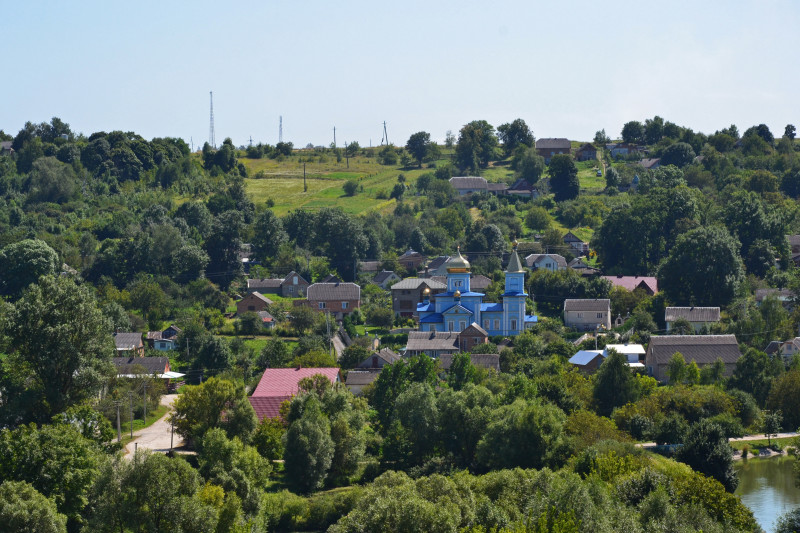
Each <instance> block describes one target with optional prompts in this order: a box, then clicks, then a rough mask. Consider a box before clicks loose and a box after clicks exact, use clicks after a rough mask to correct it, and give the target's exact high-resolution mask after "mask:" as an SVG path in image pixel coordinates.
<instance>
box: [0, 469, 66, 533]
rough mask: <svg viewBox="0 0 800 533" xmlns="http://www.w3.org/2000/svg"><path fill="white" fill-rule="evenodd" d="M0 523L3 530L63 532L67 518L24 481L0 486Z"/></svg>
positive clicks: (13, 532) (9, 531)
mask: <svg viewBox="0 0 800 533" xmlns="http://www.w3.org/2000/svg"><path fill="white" fill-rule="evenodd" d="M0 524H2V525H3V531H5V532H6V533H29V532H32V531H35V532H36V533H66V532H67V517H66V516H64V515H63V514H61V513H59V512H58V509H56V504H55V503H53V501H52V500H48V499H47V498H45V497H44V495H42V493H40V492H39V491H37V490H36V489H35V488H33V486H31V485H30V484H29V483H26V482H24V481H5V482H3V484H2V485H0Z"/></svg>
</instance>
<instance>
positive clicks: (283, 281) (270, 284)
mask: <svg viewBox="0 0 800 533" xmlns="http://www.w3.org/2000/svg"><path fill="white" fill-rule="evenodd" d="M308 285H309V283H308V282H307V281H306V280H305V278H303V276H301V275H300V274H298V273H297V272H294V271H292V272H289V274H287V275H286V277H284V278H271V279H248V280H247V292H256V291H257V292H260V293H261V294H279V295H281V296H283V297H284V298H302V297H303V295H304V294H305V293H306V289H307V288H308Z"/></svg>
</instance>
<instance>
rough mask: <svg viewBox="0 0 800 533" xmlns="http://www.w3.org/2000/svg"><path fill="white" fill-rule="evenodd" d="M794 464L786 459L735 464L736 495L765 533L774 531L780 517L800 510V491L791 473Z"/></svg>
mask: <svg viewBox="0 0 800 533" xmlns="http://www.w3.org/2000/svg"><path fill="white" fill-rule="evenodd" d="M794 461H795V459H794V458H793V457H788V456H778V457H771V458H764V459H747V460H743V461H736V464H735V468H736V473H737V474H739V487H738V488H737V489H736V495H737V496H739V497H740V498H741V499H742V502H743V503H744V504H745V505H746V506H748V507H749V508H750V509H751V510H752V511H753V514H754V515H755V517H756V520H758V523H759V524H760V525H761V527H762V528H764V531H766V532H767V533H771V532H773V531H775V521H776V520H777V519H778V517H779V516H780V515H782V514H783V513H785V512H787V511H791V510H792V509H794V508H796V507H800V489H798V488H797V487H796V486H795V484H794V479H795V478H794V472H793V471H792V464H793V463H794Z"/></svg>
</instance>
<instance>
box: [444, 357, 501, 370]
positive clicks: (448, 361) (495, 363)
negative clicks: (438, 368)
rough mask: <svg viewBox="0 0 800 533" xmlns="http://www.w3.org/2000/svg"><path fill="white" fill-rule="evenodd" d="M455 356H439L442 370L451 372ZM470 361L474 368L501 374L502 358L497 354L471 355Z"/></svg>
mask: <svg viewBox="0 0 800 533" xmlns="http://www.w3.org/2000/svg"><path fill="white" fill-rule="evenodd" d="M453 355H454V354H442V355H440V356H439V363H440V364H441V365H442V370H450V366H451V365H452V364H453ZM469 361H470V363H472V364H473V365H474V366H477V367H480V368H493V369H495V370H497V371H498V372H500V356H499V355H497V354H496V353H471V354H469Z"/></svg>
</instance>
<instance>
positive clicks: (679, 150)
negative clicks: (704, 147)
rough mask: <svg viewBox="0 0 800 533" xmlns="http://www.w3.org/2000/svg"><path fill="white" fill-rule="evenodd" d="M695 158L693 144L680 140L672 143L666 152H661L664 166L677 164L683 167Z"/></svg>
mask: <svg viewBox="0 0 800 533" xmlns="http://www.w3.org/2000/svg"><path fill="white" fill-rule="evenodd" d="M694 158H695V153H694V150H693V149H692V147H691V145H689V144H686V143H683V142H680V143H675V144H671V145H670V146H668V147H667V149H666V150H664V153H663V154H661V164H662V165H664V166H666V165H675V166H676V167H678V168H683V167H685V166H686V165H689V164H691V162H692V161H694Z"/></svg>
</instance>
